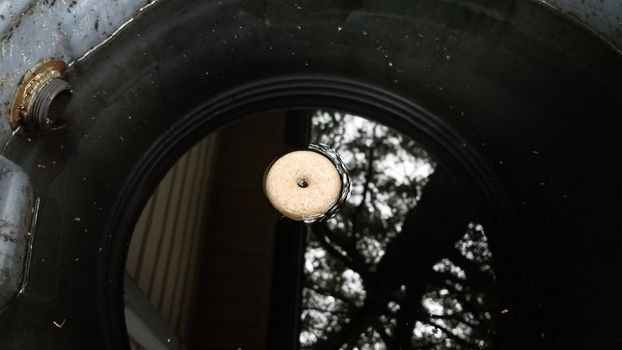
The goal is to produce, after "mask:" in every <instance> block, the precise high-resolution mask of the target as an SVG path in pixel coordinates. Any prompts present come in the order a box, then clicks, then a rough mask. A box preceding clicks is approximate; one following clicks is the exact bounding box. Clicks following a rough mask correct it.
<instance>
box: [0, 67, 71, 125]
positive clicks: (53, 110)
mask: <svg viewBox="0 0 622 350" xmlns="http://www.w3.org/2000/svg"><path fill="white" fill-rule="evenodd" d="M64 72H65V64H64V63H63V62H62V61H60V60H57V59H51V60H48V61H44V62H41V63H39V64H37V65H36V66H35V67H33V68H32V69H31V70H29V71H28V72H27V73H26V74H25V75H24V78H23V79H22V82H21V83H20V85H19V87H18V88H17V93H16V94H15V99H14V100H13V105H12V106H11V114H10V124H11V127H12V128H13V129H17V128H18V127H19V126H20V125H28V126H30V127H33V128H39V129H54V128H56V127H57V126H58V123H59V119H60V114H61V113H62V112H63V110H64V108H65V105H66V104H67V102H68V101H69V97H70V96H71V93H72V90H71V85H69V83H68V82H66V81H65V80H63V79H62V77H63V73H64Z"/></svg>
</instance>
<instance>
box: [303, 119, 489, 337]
mask: <svg viewBox="0 0 622 350" xmlns="http://www.w3.org/2000/svg"><path fill="white" fill-rule="evenodd" d="M312 125H313V128H312V130H313V132H312V134H313V135H312V139H313V141H314V142H317V143H323V144H326V145H328V146H330V147H332V148H334V149H335V150H337V152H339V154H340V155H341V156H342V158H343V160H344V162H345V163H346V164H347V165H348V168H349V169H350V175H351V177H352V193H351V196H350V198H349V199H348V202H347V203H346V205H344V207H343V208H342V210H341V211H340V212H339V213H338V214H337V215H336V216H335V217H334V218H333V219H331V220H328V221H325V222H320V223H314V224H312V225H311V226H310V229H309V236H308V242H307V249H306V253H305V271H304V272H305V276H304V289H303V301H302V305H303V311H302V314H301V318H302V326H301V327H302V329H301V333H300V344H301V348H303V349H487V348H490V347H491V346H492V343H493V337H494V334H495V312H494V310H495V309H496V306H495V303H496V300H495V284H494V279H495V276H494V272H493V269H492V266H491V263H492V255H491V253H490V250H489V249H488V245H487V240H486V236H485V234H484V229H483V227H482V226H481V225H480V224H477V223H475V221H476V220H477V217H476V215H475V213H474V212H472V209H471V205H470V204H469V203H468V201H466V200H465V199H464V198H463V196H462V195H461V194H460V193H461V191H459V189H457V188H456V187H455V185H454V184H453V183H452V181H450V179H448V178H447V177H446V176H445V174H444V172H443V171H442V170H441V169H440V167H437V166H436V164H435V163H434V161H433V160H432V159H431V157H430V155H429V154H428V153H427V152H426V151H425V150H424V149H423V148H421V147H420V146H419V145H417V144H416V143H415V142H414V141H413V140H410V139H408V138H407V137H405V136H403V135H401V134H399V133H398V132H396V131H394V130H392V129H390V128H388V127H386V126H383V125H380V124H377V123H374V122H371V121H368V120H366V119H363V118H359V117H355V116H351V115H344V114H339V113H332V112H331V113H327V112H322V111H320V112H317V113H316V114H315V115H314V117H313V118H312Z"/></svg>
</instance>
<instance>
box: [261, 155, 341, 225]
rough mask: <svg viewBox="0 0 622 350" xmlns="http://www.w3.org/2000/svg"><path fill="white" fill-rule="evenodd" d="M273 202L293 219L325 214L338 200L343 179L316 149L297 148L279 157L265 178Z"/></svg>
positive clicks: (268, 195) (310, 217) (269, 196)
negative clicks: (303, 149) (304, 149)
mask: <svg viewBox="0 0 622 350" xmlns="http://www.w3.org/2000/svg"><path fill="white" fill-rule="evenodd" d="M264 189H265V192H266V196H267V197H268V200H269V201H270V203H272V205H273V206H274V207H275V208H276V209H277V210H278V211H280V212H281V213H282V214H283V215H285V216H287V217H288V218H290V219H292V220H297V221H303V220H312V219H314V218H317V217H319V216H322V215H324V214H325V213H326V212H327V211H328V210H329V209H330V208H331V207H332V206H333V205H334V204H335V203H336V202H337V201H338V199H339V195H340V193H341V178H340V176H339V172H338V171H337V168H336V167H335V165H334V164H333V163H332V162H331V161H330V160H329V159H328V158H326V157H325V156H323V155H321V154H319V153H317V152H313V151H295V152H291V153H288V154H286V155H284V156H282V157H281V158H279V159H277V160H276V161H275V162H274V163H273V164H272V166H271V167H270V169H268V173H267V174H266V177H265V183H264Z"/></svg>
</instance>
